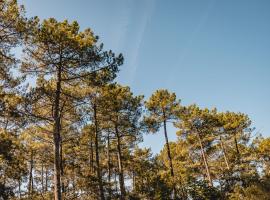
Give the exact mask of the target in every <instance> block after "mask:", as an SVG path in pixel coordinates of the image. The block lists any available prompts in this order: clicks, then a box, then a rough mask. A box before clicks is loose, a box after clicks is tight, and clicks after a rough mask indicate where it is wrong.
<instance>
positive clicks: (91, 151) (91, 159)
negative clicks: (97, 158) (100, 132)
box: [89, 133, 94, 172]
mask: <svg viewBox="0 0 270 200" xmlns="http://www.w3.org/2000/svg"><path fill="white" fill-rule="evenodd" d="M89 138H90V145H89V146H90V147H89V164H90V172H94V150H93V136H92V134H91V133H89Z"/></svg>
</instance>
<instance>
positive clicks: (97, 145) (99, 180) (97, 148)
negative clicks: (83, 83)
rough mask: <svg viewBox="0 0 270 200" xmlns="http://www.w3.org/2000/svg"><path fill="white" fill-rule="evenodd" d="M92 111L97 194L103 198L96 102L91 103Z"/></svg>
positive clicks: (103, 199) (102, 199)
mask: <svg viewBox="0 0 270 200" xmlns="http://www.w3.org/2000/svg"><path fill="white" fill-rule="evenodd" d="M93 111H94V113H93V114H94V124H95V150H96V165H97V177H98V185H99V196H100V199H101V200H105V197H104V190H103V183H102V175H101V169H100V163H99V144H98V143H99V133H98V121H97V106H96V103H94V104H93Z"/></svg>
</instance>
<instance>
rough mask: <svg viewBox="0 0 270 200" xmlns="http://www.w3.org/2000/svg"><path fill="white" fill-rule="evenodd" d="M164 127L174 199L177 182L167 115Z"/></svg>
mask: <svg viewBox="0 0 270 200" xmlns="http://www.w3.org/2000/svg"><path fill="white" fill-rule="evenodd" d="M164 115H165V113H164ZM163 127H164V136H165V140H166V147H167V156H168V159H169V164H170V174H171V177H172V179H173V199H175V197H176V189H175V183H174V170H173V163H172V156H171V149H170V145H169V139H168V135H167V123H166V120H165V116H164V121H163Z"/></svg>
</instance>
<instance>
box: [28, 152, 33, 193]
mask: <svg viewBox="0 0 270 200" xmlns="http://www.w3.org/2000/svg"><path fill="white" fill-rule="evenodd" d="M33 165H34V161H33V150H31V154H30V162H29V180H28V196H29V197H31V196H32V193H33V167H34V166H33Z"/></svg>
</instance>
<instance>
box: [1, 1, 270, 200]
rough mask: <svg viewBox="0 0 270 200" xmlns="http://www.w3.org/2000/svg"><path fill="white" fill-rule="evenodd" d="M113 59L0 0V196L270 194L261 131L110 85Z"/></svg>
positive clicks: (86, 35) (268, 143) (245, 197)
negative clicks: (148, 139)
mask: <svg viewBox="0 0 270 200" xmlns="http://www.w3.org/2000/svg"><path fill="white" fill-rule="evenodd" d="M18 49H22V55H21V56H20V57H18V56H14V52H15V51H18ZM122 64H123V56H122V55H121V54H120V55H116V54H114V53H113V52H112V51H105V50H103V45H102V44H101V43H100V42H98V37H97V36H95V35H94V34H93V32H92V31H91V30H90V29H86V30H83V31H82V30H80V27H79V24H78V23H77V22H72V23H70V22H68V21H66V20H65V21H62V22H59V21H57V20H55V19H53V18H50V19H46V20H44V21H40V20H39V19H38V17H33V18H26V17H25V10H24V8H23V7H22V6H19V5H18V4H17V2H16V0H0V96H1V98H0V199H3V200H6V199H13V200H18V199H22V200H26V199H33V200H49V199H55V200H61V199H67V200H71V199H81V200H95V199H100V200H105V199H106V200H113V199H120V200H126V199H134V200H135V199H142V200H143V199H145V200H146V199H147V200H159V199H164V200H165V199H181V200H187V199H194V200H204V199H205V200H206V199H213V200H215V199H224V200H225V199H231V200H233V199H234V200H237V199H239V200H240V199H241V200H252V199H260V200H264V199H265V200H266V199H270V177H269V175H270V171H269V170H270V138H263V137H261V136H260V135H258V134H256V133H255V131H254V128H252V127H251V120H250V119H249V117H248V116H247V115H245V114H243V113H235V112H218V111H217V110H216V109H203V108H200V107H198V106H197V105H190V106H183V105H181V104H180V100H179V99H177V97H176V95H175V94H174V93H171V92H169V91H168V90H163V89H161V90H157V91H156V92H154V93H153V94H152V96H151V97H150V98H149V99H147V100H145V99H144V97H143V96H136V95H134V94H133V93H132V91H131V90H130V88H129V87H126V86H122V85H120V84H118V83H116V82H115V81H114V80H115V78H116V75H117V72H118V71H119V67H120V66H121V65H122ZM169 124H172V125H173V126H175V127H176V128H177V130H178V131H177V133H176V134H177V136H178V137H177V138H178V139H177V141H174V142H169V138H168V133H167V126H171V125H169ZM149 133H158V134H164V136H162V135H161V136H162V137H161V138H160V141H157V142H162V143H164V149H163V150H161V152H160V153H159V154H157V155H153V154H152V153H151V149H147V148H140V147H139V144H140V143H141V142H143V135H144V134H149ZM163 137H164V139H163ZM164 141H165V142H164Z"/></svg>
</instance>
